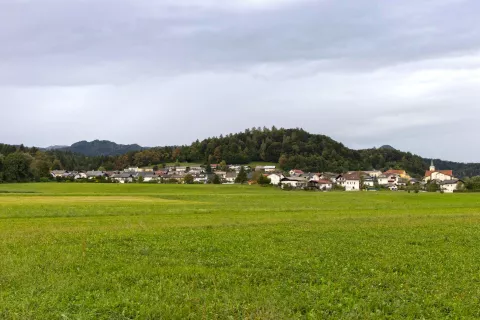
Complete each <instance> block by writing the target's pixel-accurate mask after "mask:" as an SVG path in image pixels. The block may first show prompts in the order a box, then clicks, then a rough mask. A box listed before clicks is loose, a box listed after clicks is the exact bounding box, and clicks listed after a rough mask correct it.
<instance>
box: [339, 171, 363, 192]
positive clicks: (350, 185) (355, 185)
mask: <svg viewBox="0 0 480 320" xmlns="http://www.w3.org/2000/svg"><path fill="white" fill-rule="evenodd" d="M363 174H364V173H362V172H360V171H357V172H353V173H347V174H344V175H343V177H342V178H343V179H342V180H343V187H345V191H360V188H361V186H360V180H361V177H362V175H363Z"/></svg>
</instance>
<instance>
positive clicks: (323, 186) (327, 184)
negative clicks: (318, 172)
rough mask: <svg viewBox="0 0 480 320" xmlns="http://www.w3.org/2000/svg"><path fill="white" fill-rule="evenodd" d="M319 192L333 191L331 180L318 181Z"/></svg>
mask: <svg viewBox="0 0 480 320" xmlns="http://www.w3.org/2000/svg"><path fill="white" fill-rule="evenodd" d="M317 184H318V189H319V190H332V188H333V182H332V181H330V180H324V179H322V180H317Z"/></svg>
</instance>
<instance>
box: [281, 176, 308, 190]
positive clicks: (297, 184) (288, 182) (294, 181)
mask: <svg viewBox="0 0 480 320" xmlns="http://www.w3.org/2000/svg"><path fill="white" fill-rule="evenodd" d="M280 183H281V186H282V188H284V187H285V186H290V187H292V188H304V187H306V186H307V184H308V179H305V178H302V177H285V178H283V179H282V180H280Z"/></svg>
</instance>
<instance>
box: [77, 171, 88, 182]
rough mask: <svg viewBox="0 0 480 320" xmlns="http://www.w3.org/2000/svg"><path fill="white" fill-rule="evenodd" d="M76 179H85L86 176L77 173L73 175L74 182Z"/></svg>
mask: <svg viewBox="0 0 480 320" xmlns="http://www.w3.org/2000/svg"><path fill="white" fill-rule="evenodd" d="M77 179H87V174H86V173H85V172H78V173H77V174H76V175H75V180H77Z"/></svg>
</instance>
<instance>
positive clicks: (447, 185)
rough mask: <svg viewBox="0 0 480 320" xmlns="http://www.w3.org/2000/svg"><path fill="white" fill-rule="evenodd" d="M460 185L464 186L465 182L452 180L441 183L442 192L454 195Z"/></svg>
mask: <svg viewBox="0 0 480 320" xmlns="http://www.w3.org/2000/svg"><path fill="white" fill-rule="evenodd" d="M459 184H463V181H461V180H458V179H452V180H444V181H440V182H439V185H440V190H441V191H443V192H445V193H453V192H455V191H457V189H458V185H459Z"/></svg>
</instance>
